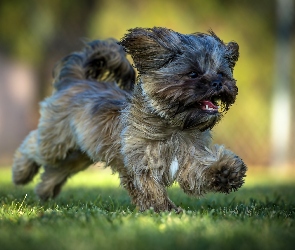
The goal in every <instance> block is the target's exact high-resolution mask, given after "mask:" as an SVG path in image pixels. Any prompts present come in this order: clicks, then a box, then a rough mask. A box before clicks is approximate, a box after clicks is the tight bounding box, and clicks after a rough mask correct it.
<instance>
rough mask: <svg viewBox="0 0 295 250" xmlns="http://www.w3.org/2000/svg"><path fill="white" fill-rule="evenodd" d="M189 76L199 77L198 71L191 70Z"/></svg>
mask: <svg viewBox="0 0 295 250" xmlns="http://www.w3.org/2000/svg"><path fill="white" fill-rule="evenodd" d="M188 76H189V77H190V78H197V77H198V76H199V75H198V73H196V72H191V73H189V74H188Z"/></svg>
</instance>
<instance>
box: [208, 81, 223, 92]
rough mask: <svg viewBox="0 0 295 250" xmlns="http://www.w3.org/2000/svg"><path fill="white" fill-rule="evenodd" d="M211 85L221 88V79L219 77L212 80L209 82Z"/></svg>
mask: <svg viewBox="0 0 295 250" xmlns="http://www.w3.org/2000/svg"><path fill="white" fill-rule="evenodd" d="M211 85H212V87H214V88H216V90H221V88H222V81H221V80H220V79H217V80H214V81H213V82H212V83H211Z"/></svg>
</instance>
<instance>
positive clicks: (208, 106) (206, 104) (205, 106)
mask: <svg viewBox="0 0 295 250" xmlns="http://www.w3.org/2000/svg"><path fill="white" fill-rule="evenodd" d="M200 104H201V108H202V109H203V110H214V111H216V110H218V106H216V105H214V104H213V103H212V102H210V101H201V102H200Z"/></svg>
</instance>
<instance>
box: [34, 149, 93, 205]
mask: <svg viewBox="0 0 295 250" xmlns="http://www.w3.org/2000/svg"><path fill="white" fill-rule="evenodd" d="M91 163H92V162H91V161H90V159H89V157H88V156H87V155H85V154H83V153H82V152H80V151H73V152H70V153H69V154H68V156H67V157H66V158H65V159H64V160H61V161H58V162H57V163H55V164H48V165H45V166H44V173H43V174H42V176H41V182H40V183H39V184H38V185H37V187H36V194H37V195H38V196H39V198H40V199H41V200H44V201H45V200H48V199H49V198H55V197H56V196H57V195H58V194H59V193H60V191H61V188H62V186H63V185H64V184H65V183H66V181H67V179H68V177H70V176H71V175H73V174H75V173H77V172H79V171H81V170H84V169H85V168H87V167H88V166H89V165H91Z"/></svg>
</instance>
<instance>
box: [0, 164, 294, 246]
mask: <svg viewBox="0 0 295 250" xmlns="http://www.w3.org/2000/svg"><path fill="white" fill-rule="evenodd" d="M248 175H249V177H247V180H246V185H245V186H244V187H243V188H241V189H240V190H239V191H238V192H235V193H232V194H229V195H224V194H209V195H206V196H205V197H204V198H202V199H196V198H190V197H188V196H187V195H185V194H184V193H183V192H182V191H181V190H180V189H179V188H178V187H177V186H174V187H172V188H170V189H169V193H170V197H171V199H172V200H173V201H174V202H175V203H176V204H177V205H180V206H182V207H183V208H184V212H183V213H182V214H175V213H173V212H172V213H168V212H164V213H160V214H156V213H154V212H153V211H152V210H150V211H146V212H144V213H139V212H138V211H136V209H135V207H134V206H133V205H131V204H130V199H129V197H128V195H127V193H126V192H125V190H123V189H122V188H120V187H119V182H118V178H117V176H116V175H111V174H110V172H109V171H106V170H99V171H95V170H93V169H89V170H86V171H85V172H83V173H79V174H77V175H76V176H74V177H73V178H71V179H70V180H69V181H68V183H67V185H66V186H65V188H64V190H63V192H62V193H61V195H60V196H59V197H58V198H57V199H56V200H51V201H49V202H46V203H41V202H40V201H39V200H38V199H37V198H36V196H35V194H34V191H33V189H34V185H35V184H36V183H37V182H38V178H39V177H37V178H36V180H35V181H34V183H33V184H30V185H28V186H25V187H14V186H13V185H12V183H11V176H10V170H9V169H1V168H0V249H1V250H6V249H14V250H20V249H30V250H31V249H32V250H34V249H38V250H39V249H42V250H46V249H51V250H52V249H53V250H58V249H71V250H76V249H78V250H79V249H83V250H84V249H87V250H91V249H126V250H127V249H128V250H132V249H259V250H260V249H294V244H295V221H294V219H295V181H294V178H293V176H291V177H290V176H289V177H288V178H281V179H279V178H275V177H271V176H266V175H261V174H260V175H259V174H257V173H251V172H250V173H249V174H248Z"/></svg>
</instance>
